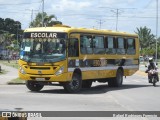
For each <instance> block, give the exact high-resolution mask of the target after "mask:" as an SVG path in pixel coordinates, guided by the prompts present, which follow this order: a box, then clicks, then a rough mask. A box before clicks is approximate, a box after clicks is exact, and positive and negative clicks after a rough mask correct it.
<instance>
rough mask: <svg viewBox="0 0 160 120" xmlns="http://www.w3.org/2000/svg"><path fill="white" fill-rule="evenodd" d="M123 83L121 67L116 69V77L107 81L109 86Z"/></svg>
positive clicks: (118, 85)
mask: <svg viewBox="0 0 160 120" xmlns="http://www.w3.org/2000/svg"><path fill="white" fill-rule="evenodd" d="M122 83H123V71H122V70H121V69H118V70H117V73H116V77H115V78H112V79H111V80H109V81H108V86H109V87H120V86H122Z"/></svg>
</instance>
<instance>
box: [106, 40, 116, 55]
mask: <svg viewBox="0 0 160 120" xmlns="http://www.w3.org/2000/svg"><path fill="white" fill-rule="evenodd" d="M115 46H116V43H115V39H114V37H107V41H106V53H107V54H115V53H116V49H115Z"/></svg>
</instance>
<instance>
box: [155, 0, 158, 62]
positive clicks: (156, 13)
mask: <svg viewBox="0 0 160 120" xmlns="http://www.w3.org/2000/svg"><path fill="white" fill-rule="evenodd" d="M156 6H157V8H156V10H157V12H156V16H157V17H156V56H155V57H156V58H155V62H157V41H158V0H156Z"/></svg>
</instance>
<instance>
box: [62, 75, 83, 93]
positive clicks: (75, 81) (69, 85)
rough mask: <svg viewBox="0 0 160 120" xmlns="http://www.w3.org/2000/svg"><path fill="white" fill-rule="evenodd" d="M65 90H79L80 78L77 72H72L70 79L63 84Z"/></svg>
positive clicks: (71, 91) (72, 91) (73, 91)
mask: <svg viewBox="0 0 160 120" xmlns="http://www.w3.org/2000/svg"><path fill="white" fill-rule="evenodd" d="M63 87H64V89H65V91H67V92H69V93H75V92H78V91H80V89H81V87H82V79H81V76H80V75H78V74H76V73H75V74H73V77H72V80H71V81H70V82H66V83H64V84H63Z"/></svg>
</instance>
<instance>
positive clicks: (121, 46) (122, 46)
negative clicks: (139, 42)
mask: <svg viewBox="0 0 160 120" xmlns="http://www.w3.org/2000/svg"><path fill="white" fill-rule="evenodd" d="M117 43H118V46H117V54H125V41H124V38H117Z"/></svg>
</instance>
